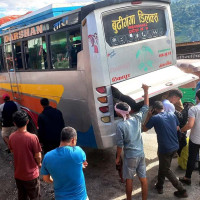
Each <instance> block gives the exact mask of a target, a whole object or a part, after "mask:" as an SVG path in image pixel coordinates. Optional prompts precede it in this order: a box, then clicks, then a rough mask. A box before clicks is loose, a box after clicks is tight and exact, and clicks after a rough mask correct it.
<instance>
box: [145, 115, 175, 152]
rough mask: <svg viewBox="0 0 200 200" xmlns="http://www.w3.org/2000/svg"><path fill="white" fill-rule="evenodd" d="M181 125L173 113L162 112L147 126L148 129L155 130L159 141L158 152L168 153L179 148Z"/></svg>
mask: <svg viewBox="0 0 200 200" xmlns="http://www.w3.org/2000/svg"><path fill="white" fill-rule="evenodd" d="M178 125H179V122H178V119H177V117H176V116H175V115H174V114H173V113H172V112H161V113H159V114H157V115H155V116H152V117H151V119H150V120H149V121H148V123H147V124H146V127H147V128H148V129H151V128H152V127H154V128H155V131H156V133H157V139H158V151H159V152H160V153H168V152H172V151H175V150H177V149H178V148H179V145H178V137H177V126H178Z"/></svg>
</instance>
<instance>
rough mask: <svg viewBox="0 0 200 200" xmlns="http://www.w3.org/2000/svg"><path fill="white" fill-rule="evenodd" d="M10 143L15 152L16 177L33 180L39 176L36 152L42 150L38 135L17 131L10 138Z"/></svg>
mask: <svg viewBox="0 0 200 200" xmlns="http://www.w3.org/2000/svg"><path fill="white" fill-rule="evenodd" d="M9 145H10V148H11V150H12V151H13V154H14V165H15V178H17V179H19V180H23V181H28V180H33V179H34V178H37V177H38V176H39V168H38V165H37V163H36V161H35V158H34V155H35V153H39V152H41V147H40V144H39V140H38V138H37V136H36V135H34V134H31V133H29V132H23V133H22V132H19V131H16V132H14V133H12V134H11V136H10V138H9Z"/></svg>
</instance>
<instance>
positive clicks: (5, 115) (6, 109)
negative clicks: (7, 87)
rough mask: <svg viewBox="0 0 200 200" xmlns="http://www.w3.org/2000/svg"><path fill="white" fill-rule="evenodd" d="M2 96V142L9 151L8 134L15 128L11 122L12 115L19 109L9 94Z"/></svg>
mask: <svg viewBox="0 0 200 200" xmlns="http://www.w3.org/2000/svg"><path fill="white" fill-rule="evenodd" d="M2 98H3V100H4V103H3V104H1V105H0V118H1V122H2V131H1V135H2V138H3V140H4V142H5V143H6V145H7V146H8V149H7V151H8V152H9V151H10V150H9V145H8V141H9V136H10V134H11V133H13V132H15V131H16V130H17V128H16V127H15V126H14V124H13V119H12V115H13V114H14V113H15V112H16V111H18V110H20V106H19V104H18V103H17V102H15V101H11V100H10V96H9V95H8V94H4V95H3V96H2Z"/></svg>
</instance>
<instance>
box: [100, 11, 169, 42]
mask: <svg viewBox="0 0 200 200" xmlns="http://www.w3.org/2000/svg"><path fill="white" fill-rule="evenodd" d="M103 25H104V31H105V38H106V42H107V43H108V44H109V45H110V46H118V45H123V44H127V43H132V42H137V41H141V40H147V39H151V38H156V37H160V36H163V35H165V34H166V20H165V13H164V10H161V9H134V10H124V11H121V10H120V11H118V12H115V13H112V14H108V15H104V16H103Z"/></svg>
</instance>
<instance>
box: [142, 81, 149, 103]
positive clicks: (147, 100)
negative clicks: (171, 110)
mask: <svg viewBox="0 0 200 200" xmlns="http://www.w3.org/2000/svg"><path fill="white" fill-rule="evenodd" d="M142 88H143V90H144V105H146V106H149V91H148V90H149V86H148V85H145V84H142Z"/></svg>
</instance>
